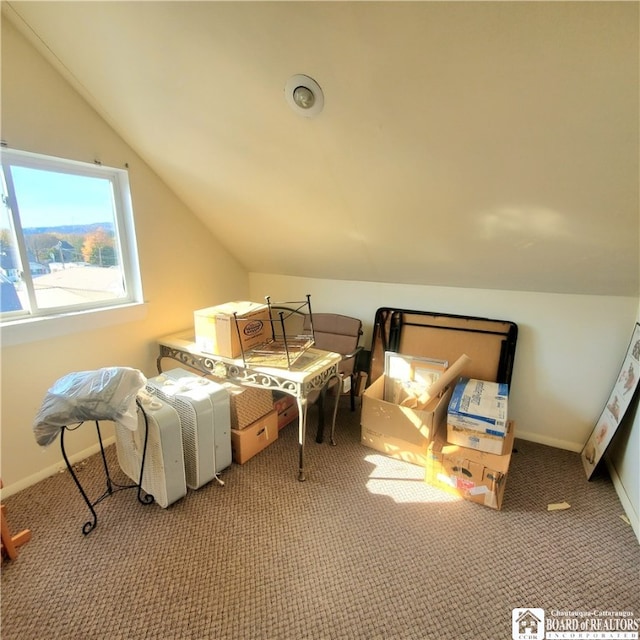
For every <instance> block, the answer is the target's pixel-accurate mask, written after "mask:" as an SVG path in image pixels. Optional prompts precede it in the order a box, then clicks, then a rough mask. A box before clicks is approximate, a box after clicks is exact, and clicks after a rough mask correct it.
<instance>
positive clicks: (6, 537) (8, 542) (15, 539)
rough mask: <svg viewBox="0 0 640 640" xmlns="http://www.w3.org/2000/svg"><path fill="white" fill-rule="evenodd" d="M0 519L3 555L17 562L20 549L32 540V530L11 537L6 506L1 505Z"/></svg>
mask: <svg viewBox="0 0 640 640" xmlns="http://www.w3.org/2000/svg"><path fill="white" fill-rule="evenodd" d="M1 488H2V480H0V489H1ZM0 512H1V514H0V518H1V520H2V522H1V533H2V553H3V554H4V555H6V556H7V557H8V558H9V559H10V560H15V559H16V558H17V557H18V547H19V546H21V545H23V544H25V543H27V542H29V540H31V530H30V529H25V530H24V531H21V532H20V533H18V534H17V535H15V536H13V535H11V531H10V529H9V525H8V524H7V518H6V516H5V506H4V505H0Z"/></svg>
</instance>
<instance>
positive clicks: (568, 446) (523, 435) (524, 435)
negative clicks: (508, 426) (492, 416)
mask: <svg viewBox="0 0 640 640" xmlns="http://www.w3.org/2000/svg"><path fill="white" fill-rule="evenodd" d="M516 438H520V439H521V440H528V441H529V442H537V443H538V444H546V445H547V446H549V447H555V448H556V449H565V450H567V451H575V452H576V453H579V452H580V451H582V447H583V445H581V444H576V443H575V442H571V441H570V440H560V439H559V438H548V437H546V436H540V435H538V434H537V433H531V432H530V431H520V430H519V429H518V427H517V426H516Z"/></svg>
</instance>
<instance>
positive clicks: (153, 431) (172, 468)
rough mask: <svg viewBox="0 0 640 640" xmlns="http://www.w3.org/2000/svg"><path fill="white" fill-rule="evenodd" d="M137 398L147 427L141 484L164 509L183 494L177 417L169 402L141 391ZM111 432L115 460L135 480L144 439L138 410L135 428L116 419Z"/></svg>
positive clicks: (183, 476)
mask: <svg viewBox="0 0 640 640" xmlns="http://www.w3.org/2000/svg"><path fill="white" fill-rule="evenodd" d="M139 400H140V403H141V405H142V408H143V410H144V413H145V414H146V417H147V428H148V436H147V451H146V455H145V458H144V474H143V476H142V488H143V489H144V491H146V492H147V493H149V494H151V495H152V496H153V497H154V499H155V501H156V503H157V504H158V505H160V506H161V507H163V508H165V509H166V508H167V507H168V506H169V505H170V504H173V503H174V502H176V501H177V500H180V498H183V497H184V496H185V495H186V494H187V484H186V477H185V471H184V454H183V451H182V436H181V432H180V431H181V430H180V417H179V416H178V412H177V411H176V410H175V409H174V408H173V407H172V406H171V405H169V404H167V403H165V402H162V400H160V399H159V398H151V397H149V396H147V397H145V396H144V394H141V396H140V397H139ZM115 434H116V454H117V456H118V464H119V465H120V468H121V469H122V471H123V472H124V473H125V474H126V475H127V476H128V477H129V478H131V480H133V482H135V483H138V482H139V481H140V465H141V464H142V454H143V451H144V439H145V416H144V415H143V413H142V411H140V410H138V428H137V429H136V430H135V431H132V430H131V429H128V428H127V427H124V426H123V425H121V424H119V423H116V428H115Z"/></svg>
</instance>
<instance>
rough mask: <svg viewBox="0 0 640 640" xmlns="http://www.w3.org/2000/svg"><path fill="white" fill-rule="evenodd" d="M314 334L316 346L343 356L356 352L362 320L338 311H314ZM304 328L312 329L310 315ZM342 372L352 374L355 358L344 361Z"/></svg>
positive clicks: (305, 320)
mask: <svg viewBox="0 0 640 640" xmlns="http://www.w3.org/2000/svg"><path fill="white" fill-rule="evenodd" d="M312 318H313V335H314V338H315V346H316V347H317V348H318V349H322V350H323V351H333V352H334V353H340V354H342V355H343V356H348V355H351V354H354V353H355V351H356V349H357V348H358V342H359V341H360V336H361V335H362V321H361V320H360V319H359V318H352V317H350V316H343V315H340V314H338V313H314V314H313V316H312ZM304 330H305V332H306V331H311V321H310V319H309V316H308V315H307V316H305V319H304ZM343 362H344V365H343V366H341V367H340V369H341V371H342V373H344V374H345V375H351V373H352V372H353V367H354V365H355V358H351V359H350V360H345V361H343Z"/></svg>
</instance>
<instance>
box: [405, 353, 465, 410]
mask: <svg viewBox="0 0 640 640" xmlns="http://www.w3.org/2000/svg"><path fill="white" fill-rule="evenodd" d="M470 362H471V358H470V357H469V356H468V355H467V354H466V353H463V354H462V355H461V356H460V357H459V358H458V359H457V360H456V361H455V362H454V363H453V364H452V365H451V366H450V367H449V368H448V369H447V370H446V371H445V372H444V373H443V374H442V375H441V376H440V377H439V378H438V379H437V380H436V381H435V382H434V383H433V384H432V385H431V386H430V387H429V388H428V389H427V390H426V391H425V392H424V393H423V394H422V395H421V396H420V397H419V398H418V406H421V407H424V406H425V405H426V404H427V402H429V400H431V398H435V397H436V396H437V395H438V394H439V393H440V392H441V391H443V390H444V389H446V388H447V386H449V384H450V383H451V382H453V381H454V380H455V379H456V378H457V377H458V376H459V375H460V374H461V373H462V370H463V369H464V368H465V367H466V366H467V365H468V364H469V363H470Z"/></svg>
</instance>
